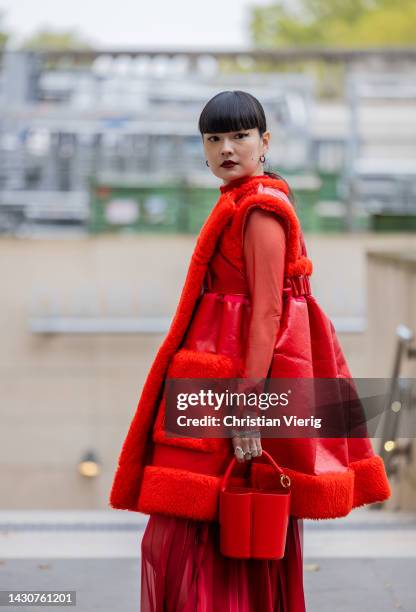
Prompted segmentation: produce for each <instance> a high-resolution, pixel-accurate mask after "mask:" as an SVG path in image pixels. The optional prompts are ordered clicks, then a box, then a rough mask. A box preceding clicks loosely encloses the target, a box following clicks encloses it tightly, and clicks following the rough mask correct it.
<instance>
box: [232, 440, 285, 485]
mask: <svg viewBox="0 0 416 612" xmlns="http://www.w3.org/2000/svg"><path fill="white" fill-rule="evenodd" d="M263 455H264V456H265V457H266V458H267V459H268V460H269V462H270V463H271V464H272V467H273V468H274V469H275V471H276V472H277V473H278V474H279V475H280V484H281V485H282V487H284V488H285V489H286V488H288V487H290V485H291V481H290V477H289V476H288V475H287V474H285V473H284V472H283V470H282V468H281V467H280V466H278V465H277V463H276V461H275V460H274V459H273V457H272V456H271V455H270V454H269V453H268V452H267V451H265V450H262V454H261V456H263ZM259 458H260V457H253V459H250V461H253V460H254V459H259ZM236 461H237V459H236V457H233V458H232V459H231V461H230V463H229V465H228V468H227V470H226V472H225V474H224V478H223V479H222V482H221V492H223V491H225V485H226V484H227V480H228V478H229V476H230V474H231V472H232V470H233V468H234V466H235V464H236Z"/></svg>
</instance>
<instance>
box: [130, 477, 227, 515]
mask: <svg viewBox="0 0 416 612" xmlns="http://www.w3.org/2000/svg"><path fill="white" fill-rule="evenodd" d="M220 482H221V479H220V478H217V477H215V476H208V475H206V474H197V473H195V472H190V471H189V470H177V469H175V468H167V467H154V466H151V465H148V466H147V467H146V468H145V472H144V479H143V485H142V488H141V492H140V497H139V501H138V505H137V510H138V511H139V512H143V513H144V514H158V513H161V514H168V515H170V516H181V517H186V518H191V519H194V520H200V521H206V520H214V519H215V517H216V515H217V503H218V494H219V486H220Z"/></svg>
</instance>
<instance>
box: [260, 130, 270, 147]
mask: <svg viewBox="0 0 416 612" xmlns="http://www.w3.org/2000/svg"><path fill="white" fill-rule="evenodd" d="M270 136H271V134H270V132H269V130H266V131H265V132H264V134H263V136H262V140H263V146H264V150H265V151H268V150H269V141H270Z"/></svg>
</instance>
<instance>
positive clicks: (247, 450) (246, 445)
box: [241, 438, 251, 461]
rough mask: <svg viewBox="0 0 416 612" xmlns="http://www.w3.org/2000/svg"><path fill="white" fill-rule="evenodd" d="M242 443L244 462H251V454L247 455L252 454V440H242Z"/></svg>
mask: <svg viewBox="0 0 416 612" xmlns="http://www.w3.org/2000/svg"><path fill="white" fill-rule="evenodd" d="M241 441H242V444H241V446H242V447H243V451H244V460H245V461H250V460H251V454H250V455H246V453H250V444H251V438H241Z"/></svg>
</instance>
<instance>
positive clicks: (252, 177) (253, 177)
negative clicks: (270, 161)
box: [220, 173, 269, 193]
mask: <svg viewBox="0 0 416 612" xmlns="http://www.w3.org/2000/svg"><path fill="white" fill-rule="evenodd" d="M265 178H269V177H268V176H267V175H266V174H263V173H260V174H248V175H246V176H240V177H239V178H235V179H232V180H231V181H227V183H223V184H222V185H220V191H221V193H225V192H227V191H230V190H231V189H236V188H238V187H241V186H242V185H245V184H246V183H249V182H251V181H253V182H256V181H257V180H260V179H265Z"/></svg>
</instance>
